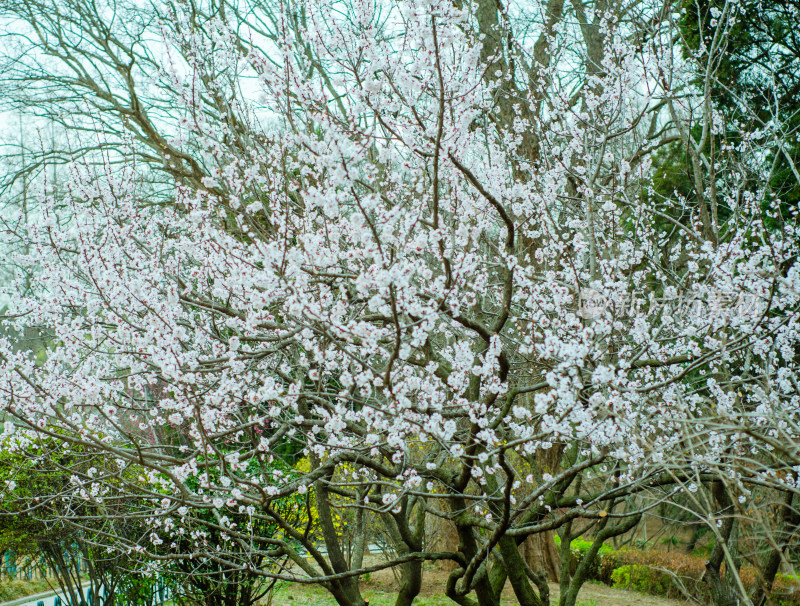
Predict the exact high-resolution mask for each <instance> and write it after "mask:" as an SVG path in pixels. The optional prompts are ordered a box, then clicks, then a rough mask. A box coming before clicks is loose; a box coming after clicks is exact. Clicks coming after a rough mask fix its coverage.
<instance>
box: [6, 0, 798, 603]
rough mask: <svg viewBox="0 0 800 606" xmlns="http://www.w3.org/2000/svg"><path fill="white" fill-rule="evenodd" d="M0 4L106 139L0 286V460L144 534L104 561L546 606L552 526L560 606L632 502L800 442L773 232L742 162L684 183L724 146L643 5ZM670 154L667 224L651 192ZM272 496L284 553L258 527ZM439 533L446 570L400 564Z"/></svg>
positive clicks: (738, 158) (269, 516) (269, 519)
mask: <svg viewBox="0 0 800 606" xmlns="http://www.w3.org/2000/svg"><path fill="white" fill-rule="evenodd" d="M726 6H727V5H726ZM57 7H61V10H58V11H57V10H56V9H57ZM6 10H7V12H10V13H13V15H14V18H15V19H18V20H20V21H21V22H22V23H24V24H27V27H30V28H31V29H30V30H25V32H26V33H25V35H28V34H29V33H30V35H31V37H30V38H29V39H31V40H33V41H34V46H36V47H37V48H39V49H40V50H41V52H42V53H43V56H45V57H47V61H44V60H42V62H41V64H40V65H41V66H44V67H42V68H41V69H43V70H44V71H45V72H46V73H47V74H49V76H48V77H49V78H52V81H54V82H58V83H60V84H62V85H63V84H67V85H69V86H71V87H72V89H71V90H73V91H76V90H77V91H85V92H86V93H88V94H89V95H90V100H89V101H88V103H90V104H91V105H90V110H86V109H85V108H84V109H79V110H76V114H75V116H74V117H73V118H72V119H66V118H65V119H64V121H65V122H68V123H69V124H70V125H71V126H72V127H74V128H76V129H78V128H80V129H84V128H86V126H87V125H91V124H92V123H90V122H88V120H89V119H90V118H92V119H93V120H95V122H94V124H95V125H97V128H96V130H95V133H96V134H95V135H94V137H95V139H94V141H95V142H94V143H93V144H92V145H91V146H89V145H88V144H84V143H83V142H81V143H80V144H78V145H77V146H76V148H75V149H74V154H73V157H74V161H73V162H71V163H70V164H69V180H68V181H67V182H66V183H67V184H66V186H65V189H64V191H54V190H51V191H48V190H45V191H44V195H43V196H42V199H41V201H40V205H39V208H38V213H39V214H38V216H39V217H40V221H38V222H37V223H36V224H35V225H29V226H28V229H27V231H26V232H25V233H24V234H22V237H23V238H24V240H25V243H26V246H27V252H26V253H25V254H18V255H17V256H16V257H15V262H16V263H17V264H18V266H19V267H20V268H23V269H25V270H27V272H31V273H32V274H33V275H35V276H36V280H35V286H34V288H32V289H30V290H29V291H28V294H27V295H26V296H24V297H22V296H20V297H17V298H15V300H14V303H13V306H12V308H11V309H10V310H9V311H8V315H7V318H8V319H7V323H8V324H9V325H10V326H11V327H12V328H13V329H15V330H17V331H21V330H24V329H28V330H30V329H32V328H36V327H40V328H41V327H46V328H47V329H48V330H49V331H52V339H50V342H49V346H48V349H47V352H46V355H43V356H38V357H37V356H33V355H31V354H30V353H29V352H26V351H24V350H21V349H20V348H19V347H17V346H16V345H15V343H14V339H12V338H4V339H3V340H2V341H0V393H2V403H3V407H4V411H5V414H6V419H7V421H6V425H5V434H4V437H5V440H6V443H7V444H8V445H9V446H10V447H12V448H14V449H17V450H18V451H20V452H25V451H26V449H27V448H29V446H30V445H34V444H35V443H36V440H37V439H39V437H41V436H49V437H50V438H52V439H57V440H60V441H61V444H62V447H63V449H64V450H65V451H69V450H70V449H79V450H80V451H81V452H92V453H97V454H103V455H104V456H106V457H107V458H108V459H109V460H110V461H113V462H114V464H113V466H111V465H110V466H109V467H114V468H116V469H118V470H119V473H117V474H114V477H113V478H112V477H110V476H103V475H102V474H100V475H97V474H95V475H92V474H88V473H84V472H80V471H76V473H75V475H74V477H73V478H72V481H73V484H74V495H73V498H77V499H84V500H88V501H92V502H96V503H102V502H103V500H104V499H120V498H123V497H124V496H125V495H127V496H128V497H130V499H131V502H134V503H136V507H138V508H140V510H139V512H138V515H143V516H146V517H147V518H148V519H149V521H150V524H151V526H152V529H153V531H152V533H151V535H150V537H149V539H148V542H146V543H139V544H135V543H133V542H127V543H126V542H125V541H124V540H123V539H120V540H119V541H117V543H116V544H115V545H114V547H115V548H117V549H126V550H128V551H132V552H136V553H139V554H141V555H142V557H147V558H149V559H150V560H151V561H153V562H158V561H167V560H171V559H180V558H191V557H195V558H196V557H200V558H206V559H208V560H210V561H213V562H216V563H218V564H221V565H224V566H228V567H230V568H231V569H232V570H233V569H235V570H246V571H252V572H253V573H254V574H261V575H264V576H268V577H271V578H279V579H286V580H292V581H297V582H303V583H306V582H312V583H318V584H320V585H322V586H324V587H325V588H326V589H328V590H329V591H330V592H331V594H332V595H333V596H334V598H335V599H336V600H337V602H338V603H339V604H341V605H342V606H353V605H359V606H360V605H361V604H363V603H364V600H363V598H362V595H361V592H360V589H359V582H358V578H359V576H360V575H362V574H364V573H366V572H369V571H372V570H377V569H381V568H387V567H396V568H398V569H400V570H401V573H402V574H401V577H402V578H401V590H400V592H399V594H398V602H397V603H398V604H399V605H400V604H410V603H411V601H412V600H413V598H414V596H415V595H416V594H417V593H418V591H419V588H420V582H421V574H422V563H423V562H425V561H438V560H449V561H451V562H453V563H454V564H455V570H454V571H453V572H452V574H451V575H450V577H449V580H448V582H447V586H446V587H445V588H443V589H444V591H445V592H446V594H447V595H448V596H449V597H450V598H452V600H454V601H455V602H456V603H458V604H461V605H463V606H467V605H472V604H478V605H480V606H490V605H491V606H493V605H495V604H498V603H499V596H500V591H502V589H503V587H504V586H505V585H506V584H507V583H510V585H511V587H512V589H513V592H514V594H515V597H516V599H517V601H518V602H519V603H520V604H524V605H525V606H539V605H540V604H548V603H549V590H548V585H547V582H546V578H545V577H544V575H543V574H542V573H541V572H540V571H539V570H536V569H535V567H532V566H531V565H530V563H529V562H527V561H526V560H525V559H524V558H523V557H522V555H521V553H522V552H521V544H522V543H523V541H524V540H525V539H526V538H527V537H529V536H534V535H546V533H551V532H552V531H558V532H559V533H560V534H561V536H562V542H561V545H562V550H563V552H564V554H565V557H568V556H569V541H570V539H572V538H574V537H576V536H578V535H580V534H582V533H585V532H587V531H591V532H592V533H593V534H592V536H593V537H595V543H594V545H595V547H594V548H593V549H594V551H592V552H591V553H590V554H589V556H587V559H585V561H583V562H581V563H579V565H578V567H577V570H572V569H571V568H570V567H569V566H562V568H561V588H562V591H561V597H560V602H561V604H563V605H564V606H573V605H574V604H575V601H576V599H577V592H578V590H579V588H580V586H581V584H582V583H583V581H584V580H585V578H586V574H587V568H588V566H589V562H590V558H591V557H593V556H594V554H595V553H596V551H597V549H599V547H600V546H601V545H602V543H603V541H605V540H607V539H608V538H610V537H613V536H616V535H619V534H622V533H625V532H627V531H628V530H630V529H631V528H632V527H633V526H634V525H635V524H636V523H637V521H638V520H639V518H640V516H641V514H642V513H643V511H644V510H645V509H646V508H647V507H648V506H649V505H644V506H641V507H640V506H639V505H638V504H635V503H641V502H642V501H641V500H639V501H633V500H632V499H631V497H632V496H634V495H639V494H643V493H645V492H647V491H652V494H661V496H660V497H659V498H669V496H670V495H672V494H674V493H675V492H676V491H680V490H682V489H683V488H684V487H686V486H687V485H688V484H689V483H690V482H691V481H692V480H695V481H697V479H699V480H700V481H705V479H707V478H708V477H710V476H709V474H713V473H714V472H715V470H716V469H717V466H722V468H724V469H728V468H729V466H728V465H727V463H725V461H726V460H728V459H729V458H730V456H731V453H732V452H734V451H736V452H739V451H741V449H742V448H744V447H745V446H746V444H748V440H755V441H756V442H757V443H758V444H764V440H765V439H767V438H771V436H773V433H772V432H774V431H779V432H782V433H781V435H782V436H784V435H785V437H787V439H796V438H797V433H796V428H797V425H796V423H795V424H787V423H786V422H785V421H786V419H794V420H795V421H796V418H797V417H796V415H797V405H798V402H797V398H798V394H797V391H796V389H797V387H796V383H795V382H793V381H792V380H791V377H792V376H794V373H795V372H796V367H795V365H796V354H795V352H796V348H797V340H798V336H799V335H798V331H797V321H798V316H797V304H798V297H800V276H799V275H798V268H797V266H796V264H795V260H796V254H797V237H796V236H797V234H796V233H795V232H794V231H793V228H792V227H791V225H790V226H789V227H785V228H784V227H779V228H775V227H774V222H772V223H768V222H767V221H765V217H767V216H772V215H774V213H775V209H778V208H780V205H779V204H776V203H775V199H774V198H773V197H771V195H770V189H769V182H770V178H769V174H768V173H769V167H764V166H762V164H763V158H764V153H763V152H764V146H765V145H767V144H766V143H764V140H763V139H762V138H758V137H752V138H750V139H747V138H744V139H743V140H742V141H740V142H739V143H738V148H737V149H736V153H735V154H734V153H730V154H728V155H727V156H724V155H722V156H720V157H719V158H716V157H715V162H713V163H712V165H711V166H705V168H704V165H703V162H704V159H707V156H706V155H704V154H706V151H707V147H708V146H709V145H711V146H713V145H718V146H720V147H722V146H723V145H727V144H728V143H727V142H725V141H724V137H723V130H722V127H723V125H721V124H719V122H718V115H717V114H716V113H715V111H714V106H713V99H711V98H710V94H709V92H708V87H707V90H705V91H703V90H697V89H696V88H693V87H692V84H691V82H692V78H693V75H692V72H691V69H690V68H689V66H687V62H686V61H685V60H684V59H683V56H682V53H681V50H680V49H679V48H677V47H676V46H675V44H674V36H673V34H674V32H673V31H672V30H671V29H670V28H671V25H670V24H671V19H670V16H671V11H672V9H671V7H670V6H669V5H665V4H661V3H650V2H646V1H636V2H627V1H621V0H620V1H617V0H614V1H611V2H608V1H603V2H580V1H579V0H574V1H573V2H572V3H571V4H569V5H567V4H566V3H564V2H563V1H562V0H550V1H549V2H547V3H540V2H531V3H520V4H509V5H508V6H504V5H500V4H498V3H496V2H494V1H491V2H489V1H487V0H480V1H478V2H454V1H431V0H426V1H422V0H419V1H417V0H410V1H404V2H392V1H390V0H363V1H361V0H360V1H354V2H340V1H338V0H337V1H329V2H304V1H296V2H289V3H275V4H274V5H273V4H269V3H252V5H251V4H250V3H245V2H240V3H239V2H232V3H228V2H208V3H193V2H174V3H172V2H164V3H155V4H154V5H153V6H151V7H149V8H144V7H142V6H140V3H131V4H130V6H127V7H126V8H125V9H124V10H125V11H126V12H125V13H124V14H125V15H126V16H127V17H126V19H125V21H124V22H123V23H120V22H119V21H118V20H115V19H114V16H113V6H112V5H109V6H106V5H102V6H100V5H99V4H93V5H92V6H91V7H87V6H86V5H85V4H84V3H73V2H63V3H53V4H50V3H48V2H33V1H28V0H24V1H23V0H14V1H13V2H11V3H10V8H8V9H6ZM116 10H118V11H122V10H123V9H122V8H121V5H117V9H116ZM726 10H728V9H726ZM729 10H730V11H734V10H735V7H733V5H731V8H730V9H729ZM81 11H83V12H81ZM87 11H88V17H91V18H87V14H85V13H86V12H87ZM119 14H120V15H122V14H123V13H122V12H120V13H119ZM55 15H58V17H57V18H56V17H55ZM59 24H60V25H59ZM137 27H138V28H140V29H139V30H137V29H136V28H137ZM717 27H718V29H717V30H716V31H717V34H716V35H717V36H718V37H719V38H720V39H722V38H724V36H725V27H726V21H725V19H722V20H721V21H720V22H719V23H718V24H717ZM132 32H133V33H132ZM87 33H90V34H91V35H90V36H88V37H87V36H86V34H87ZM134 34H135V35H134ZM37 36H38V38H37ZM87 40H88V42H87ZM715 40H716V38H715ZM84 44H91V45H94V47H92V48H96V49H97V50H96V51H94V50H87V49H86V47H85V46H83V45H84ZM704 52H706V54H707V56H705V58H704V59H703V58H702V57H701V59H702V60H705V61H707V64H708V66H709V69H708V70H707V72H708V73H707V74H706V77H707V78H709V79H710V78H713V77H714V71H713V66H714V61H715V56H716V55H715V53H717V52H719V49H718V47H714V46H713V45H712V46H711V47H710V48H708V49H706V50H705V51H704ZM33 56H34V57H38V55H33ZM30 57H31V55H28V56H23V57H22V58H21V59H20V61H21V62H20V63H15V69H17V70H20V71H19V72H18V73H19V74H21V75H20V81H23V80H24V77H25V74H28V75H30V74H31V73H32V72H29V71H28V72H26V71H25V70H26V69H28V68H29V67H30V66H29V65H28V64H26V63H25V61H32V60H33V59H31V58H30ZM97 57H102V60H98V59H97ZM92 58H93V59H94V63H93V65H92V66H91V67H88V66H87V61H88V60H89V59H92ZM54 61H55V63H53V62H54ZM54 65H55V67H54ZM20 66H21V67H20ZM59 70H62V71H59ZM64 70H65V71H64ZM92 70H95V71H94V72H93V71H92ZM15 73H16V72H15ZM45 81H48V80H45ZM142 89H143V91H144V92H142ZM27 93H28V94H29V95H35V94H36V93H37V91H36V90H35V89H34V90H33V92H31V91H27ZM58 103H62V104H63V106H64V107H67V106H69V103H71V100H70V99H67V98H66V97H65V98H61V100H60V101H59V102H58ZM81 103H83V101H81ZM146 103H150V104H151V106H148V105H146ZM78 105H79V104H78ZM76 107H77V106H76ZM96 109H103V112H98V113H97V115H96V116H93V115H92V113H93V112H95V110H96ZM81 112H83V114H81ZM697 115H700V116H701V118H700V119H699V122H695V121H696V120H697V119H696V116H697ZM70 120H71V121H70ZM693 120H694V121H693ZM108 124H112V126H107V125H108ZM114 125H115V126H114ZM697 128H700V129H701V130H702V135H701V139H700V140H698V139H696V134H695V131H696V129H697ZM80 132H83V131H80ZM675 141H682V142H684V144H685V145H688V146H689V149H690V151H691V152H692V153H691V158H692V162H694V163H695V165H694V169H695V177H696V179H695V183H696V184H697V192H696V193H697V196H696V197H694V198H693V199H687V198H686V197H684V196H681V195H680V194H679V193H677V192H666V193H665V192H663V191H657V190H656V188H654V187H652V186H651V185H652V177H653V158H654V157H656V156H655V154H656V153H657V151H658V150H659V149H660V148H662V147H663V146H665V145H668V144H671V143H673V142H675ZM704 171H705V172H704ZM709 175H710V177H709V178H707V177H708V176H709ZM704 178H707V181H706V182H703V179H704ZM665 243H668V246H665ZM25 275H28V273H26V274H25ZM589 303H591V305H589ZM741 369H744V370H741ZM765 386H768V387H766V388H765ZM710 412H713V413H714V414H713V416H712V415H711V414H710ZM712 421H713V422H712ZM745 426H746V427H751V428H752V427H755V428H758V429H753V430H752V431H746V432H744V433H741V432H742V431H743V430H742V427H745ZM755 433H757V434H758V435H757V436H755V437H753V436H754V434H755ZM767 443H768V442H767ZM286 453H302V456H304V457H307V458H308V460H309V461H310V462H311V464H310V466H309V467H308V469H307V470H298V469H296V468H292V467H291V466H288V467H287V465H286V462H287V461H289V462H291V460H292V459H291V457H289V456H287V455H286ZM687 453H691V456H690V457H689V460H688V461H687ZM679 461H680V464H678V462H679ZM731 469H732V470H733V471H734V473H738V472H739V470H738V469H733V468H731ZM784 471H785V469H784V464H783V463H781V462H778V464H777V465H774V464H773V465H771V466H768V469H765V470H762V472H763V473H762V472H759V473H762V475H763V474H768V475H769V474H771V475H770V477H771V478H772V479H773V480H775V481H781V482H784V483H785V482H787V481H788V477H787V476H785V475H783V473H784ZM740 477H741V478H742V481H745V482H749V481H754V480H756V479H757V474H756V476H754V475H752V474H751V475H747V474H741V475H740ZM662 489H663V493H660V492H658V491H659V490H662ZM289 496H294V497H300V499H299V501H298V502H299V503H303V502H305V503H306V505H305V507H306V511H307V512H308V514H307V517H306V518H305V519H307V520H308V523H307V524H306V525H305V526H303V525H298V524H297V523H296V522H294V521H293V520H296V519H297V512H293V513H292V515H291V516H287V515H286V514H285V513H284V512H282V511H281V510H280V508H277V507H275V503H277V502H279V501H280V500H281V499H285V498H287V497H289ZM312 501H313V502H312ZM312 511H313V518H314V519H313V523H312V520H311V519H310V518H311V517H312ZM337 516H345V517H346V518H347V519H348V520H352V524H353V528H354V532H355V537H356V540H355V541H354V542H353V543H352V545H353V546H352V548H351V549H349V550H347V549H344V548H343V543H342V541H341V537H340V533H339V532H337V528H336V523H335V519H336V518H337ZM436 517H438V518H441V519H443V520H446V521H447V523H449V524H452V526H453V528H454V529H455V532H456V535H457V537H458V545H457V547H454V548H452V549H440V550H438V551H433V550H432V549H431V548H430V545H428V544H427V543H426V540H425V538H426V537H425V527H426V524H427V523H428V522H429V521H430V520H431V519H433V518H436ZM65 518H67V519H68V518H69V515H68V514H67V513H65ZM376 522H377V523H380V524H381V525H382V526H383V528H385V536H387V537H389V538H390V542H391V544H392V550H391V552H392V555H391V557H390V558H388V560H387V561H381V562H377V563H375V562H372V561H368V560H367V559H365V557H364V555H365V553H366V549H367V544H368V543H369V540H370V531H369V529H370V528H374V526H375V523H376ZM266 526H269V527H270V528H279V529H280V531H279V532H271V533H270V534H269V535H268V536H267V535H265V534H263V533H259V532H258V529H259V528H263V527H266ZM204 528H205V530H204ZM187 534H188V535H189V536H188V537H187ZM548 536H549V535H548ZM209 537H213V540H209ZM265 558H266V560H265ZM284 560H285V561H286V562H287V563H286V564H285V565H282V566H281V567H279V568H275V567H274V566H272V565H269V566H266V565H263V564H262V562H264V561H270V562H283V561H284Z"/></svg>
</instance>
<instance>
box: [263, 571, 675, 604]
mask: <svg viewBox="0 0 800 606" xmlns="http://www.w3.org/2000/svg"><path fill="white" fill-rule="evenodd" d="M447 575H448V573H447V571H445V570H441V569H438V568H429V569H426V570H425V574H424V577H423V579H424V580H423V586H422V591H421V593H420V597H419V598H417V600H416V601H415V602H414V604H415V606H416V605H417V604H418V605H419V606H454V602H452V601H450V600H449V599H448V598H446V597H445V596H444V595H443V589H444V586H445V583H446V580H447ZM396 587H397V583H396V581H395V578H394V575H393V574H392V572H391V571H390V570H383V571H380V572H377V573H373V574H372V575H370V576H369V579H368V580H364V581H363V582H362V592H363V594H364V597H365V598H367V599H369V601H370V606H392V604H393V603H394V594H395V591H396ZM558 594H559V591H558V585H557V584H555V583H551V584H550V601H551V604H558ZM516 604H517V601H516V599H515V598H514V592H513V591H512V590H511V587H510V585H507V586H506V588H505V590H504V591H503V606H516ZM688 604H689V602H682V601H678V600H670V599H666V598H659V597H656V596H651V595H645V594H642V593H638V592H635V591H625V590H622V589H614V588H612V587H608V586H606V585H602V584H598V583H587V584H585V585H584V586H583V588H581V592H580V594H579V596H578V606H688ZM290 605H291V606H334V605H335V602H334V600H333V599H332V598H331V597H330V596H329V595H328V594H327V593H326V592H325V591H324V590H322V589H319V588H317V587H313V586H308V585H298V584H292V585H286V586H283V587H281V588H280V589H279V590H278V591H276V593H275V595H274V597H273V600H272V606H290Z"/></svg>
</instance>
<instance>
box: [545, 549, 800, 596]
mask: <svg viewBox="0 0 800 606" xmlns="http://www.w3.org/2000/svg"><path fill="white" fill-rule="evenodd" d="M556 542H557V543H560V541H559V540H558V538H556ZM591 546H592V541H591V540H586V539H576V540H574V541H572V543H571V544H570V556H571V557H570V569H571V571H572V572H575V569H576V568H577V566H578V563H579V562H580V561H581V560H582V558H583V557H585V556H586V555H587V554H588V551H589V549H590V547H591ZM706 559H707V558H705V557H702V556H698V555H689V554H684V553H679V552H675V551H669V552H667V551H656V550H644V549H632V548H623V549H618V550H615V549H613V548H612V547H610V546H603V547H601V548H600V551H599V552H598V554H597V556H595V559H594V561H593V562H592V564H591V566H590V571H589V579H590V580H594V581H600V582H602V583H605V584H606V585H612V586H614V587H620V588H624V589H633V590H636V591H640V592H642V593H646V594H650V595H657V596H663V597H669V598H678V599H682V598H686V597H687V596H690V597H692V598H694V599H697V600H700V601H701V602H703V601H707V600H708V598H709V597H710V596H709V592H708V587H707V586H706V584H705V582H704V581H703V574H704V573H705V570H706V567H705V564H706ZM723 574H724V571H723ZM739 574H740V576H741V579H742V582H743V584H744V586H745V587H746V588H747V589H748V591H752V590H753V589H754V588H755V586H756V583H757V577H756V571H755V570H754V569H753V568H752V567H749V566H745V567H743V568H742V569H741V571H740V573H739ZM772 599H773V603H775V604H780V606H800V578H798V577H797V576H793V575H785V574H779V575H777V577H776V578H775V582H774V584H773V588H772Z"/></svg>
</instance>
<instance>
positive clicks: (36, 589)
mask: <svg viewBox="0 0 800 606" xmlns="http://www.w3.org/2000/svg"><path fill="white" fill-rule="evenodd" d="M50 587H51V586H50V584H49V583H48V582H47V581H45V580H41V581H18V580H4V581H2V582H0V602H11V601H12V600H16V599H17V598H24V597H25V596H28V595H34V594H37V593H43V592H45V591H50Z"/></svg>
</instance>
